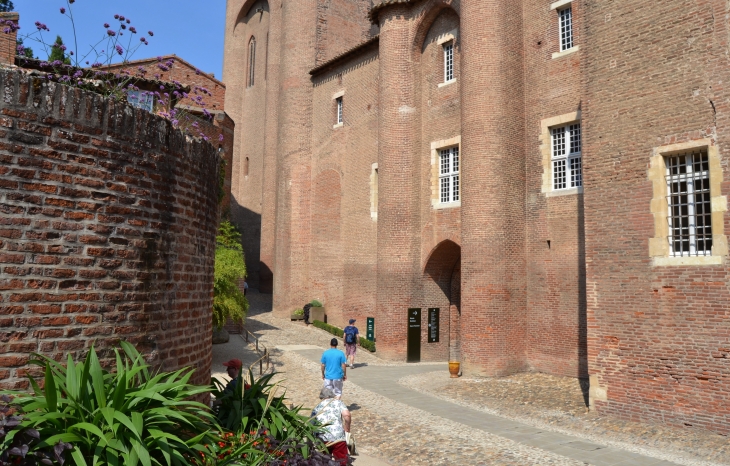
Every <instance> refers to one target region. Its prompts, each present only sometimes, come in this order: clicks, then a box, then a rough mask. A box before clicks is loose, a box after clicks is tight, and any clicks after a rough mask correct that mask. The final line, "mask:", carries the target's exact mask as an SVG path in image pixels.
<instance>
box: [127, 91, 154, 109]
mask: <svg viewBox="0 0 730 466" xmlns="http://www.w3.org/2000/svg"><path fill="white" fill-rule="evenodd" d="M127 102H128V103H129V105H131V106H132V107H137V108H141V109H142V110H147V111H148V112H152V110H153V109H154V103H155V96H154V95H153V94H152V92H147V91H132V90H130V91H127Z"/></svg>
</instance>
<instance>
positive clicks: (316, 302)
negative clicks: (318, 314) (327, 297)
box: [309, 299, 322, 307]
mask: <svg viewBox="0 0 730 466" xmlns="http://www.w3.org/2000/svg"><path fill="white" fill-rule="evenodd" d="M309 304H311V305H312V307H322V301H320V300H318V299H313V300H312V302H311V303H309Z"/></svg>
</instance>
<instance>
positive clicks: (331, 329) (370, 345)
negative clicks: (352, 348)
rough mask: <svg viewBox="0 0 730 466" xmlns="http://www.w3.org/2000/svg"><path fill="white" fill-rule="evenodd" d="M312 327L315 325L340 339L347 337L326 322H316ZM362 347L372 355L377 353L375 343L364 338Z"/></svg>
mask: <svg viewBox="0 0 730 466" xmlns="http://www.w3.org/2000/svg"><path fill="white" fill-rule="evenodd" d="M312 325H314V326H315V327H317V328H321V329H322V330H324V331H326V332H329V333H331V334H332V335H336V336H338V337H340V338H342V337H343V336H344V335H345V331H344V330H343V329H341V328H339V327H335V326H334V325H330V324H325V323H324V322H322V321H320V320H315V321H314V322H312ZM360 346H362V347H363V348H365V349H366V350H368V351H370V352H371V353H374V352H375V343H373V342H372V341H370V340H368V339H365V338H363V337H360Z"/></svg>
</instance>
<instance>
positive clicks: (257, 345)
mask: <svg viewBox="0 0 730 466" xmlns="http://www.w3.org/2000/svg"><path fill="white" fill-rule="evenodd" d="M256 352H257V353H258V352H259V339H258V338H257V339H256Z"/></svg>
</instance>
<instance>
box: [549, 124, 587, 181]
mask: <svg viewBox="0 0 730 466" xmlns="http://www.w3.org/2000/svg"><path fill="white" fill-rule="evenodd" d="M551 139H552V141H551V152H552V163H553V189H555V190H558V189H569V188H579V187H581V186H583V169H582V163H581V149H580V123H574V124H571V125H565V126H561V127H559V128H553V129H552V138H551Z"/></svg>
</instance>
